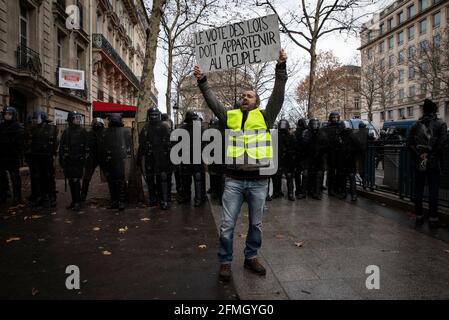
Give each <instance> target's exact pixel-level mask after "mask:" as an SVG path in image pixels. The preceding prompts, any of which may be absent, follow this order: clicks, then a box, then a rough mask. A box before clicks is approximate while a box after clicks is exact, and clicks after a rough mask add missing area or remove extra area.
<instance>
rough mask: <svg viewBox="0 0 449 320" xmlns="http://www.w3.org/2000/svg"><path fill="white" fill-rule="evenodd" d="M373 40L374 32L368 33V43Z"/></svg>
mask: <svg viewBox="0 0 449 320" xmlns="http://www.w3.org/2000/svg"><path fill="white" fill-rule="evenodd" d="M371 40H373V31H371V30H370V31H368V41H371Z"/></svg>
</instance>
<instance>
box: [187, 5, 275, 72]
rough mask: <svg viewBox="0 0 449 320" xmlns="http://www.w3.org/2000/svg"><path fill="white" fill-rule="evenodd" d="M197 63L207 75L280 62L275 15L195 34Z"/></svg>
mask: <svg viewBox="0 0 449 320" xmlns="http://www.w3.org/2000/svg"><path fill="white" fill-rule="evenodd" d="M194 41H195V55H196V61H197V63H198V64H199V65H200V67H201V69H202V70H203V71H205V72H212V71H220V70H226V69H230V68H236V67H240V66H244V65H249V64H256V63H262V62H267V61H273V60H276V59H277V58H278V57H279V50H280V49H281V40H280V35H279V23H278V16H277V15H275V14H273V15H269V16H264V17H259V18H255V19H251V20H246V21H241V22H237V23H234V24H230V25H226V26H223V27H218V28H214V29H209V30H203V31H200V32H197V33H195V34H194Z"/></svg>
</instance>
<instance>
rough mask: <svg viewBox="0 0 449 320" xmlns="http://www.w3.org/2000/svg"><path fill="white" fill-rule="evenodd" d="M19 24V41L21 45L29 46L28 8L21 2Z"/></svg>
mask: <svg viewBox="0 0 449 320" xmlns="http://www.w3.org/2000/svg"><path fill="white" fill-rule="evenodd" d="M19 26H20V30H19V36H20V39H19V43H20V45H21V46H24V47H28V10H27V8H26V7H25V6H24V5H23V3H20V17H19Z"/></svg>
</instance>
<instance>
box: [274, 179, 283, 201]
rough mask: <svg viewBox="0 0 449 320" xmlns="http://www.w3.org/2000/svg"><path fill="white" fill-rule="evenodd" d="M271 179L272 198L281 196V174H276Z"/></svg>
mask: <svg viewBox="0 0 449 320" xmlns="http://www.w3.org/2000/svg"><path fill="white" fill-rule="evenodd" d="M272 181H273V196H272V198H273V199H277V198H282V197H283V196H284V194H283V193H282V174H276V175H275V176H273V178H272Z"/></svg>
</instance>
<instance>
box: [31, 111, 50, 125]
mask: <svg viewBox="0 0 449 320" xmlns="http://www.w3.org/2000/svg"><path fill="white" fill-rule="evenodd" d="M31 119H33V120H38V119H40V120H42V123H43V122H51V121H50V120H48V114H47V112H45V111H34V112H33V116H32V117H31Z"/></svg>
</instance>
